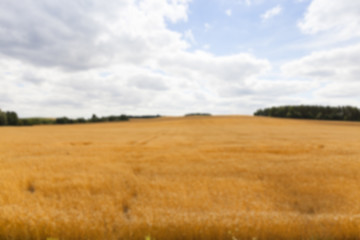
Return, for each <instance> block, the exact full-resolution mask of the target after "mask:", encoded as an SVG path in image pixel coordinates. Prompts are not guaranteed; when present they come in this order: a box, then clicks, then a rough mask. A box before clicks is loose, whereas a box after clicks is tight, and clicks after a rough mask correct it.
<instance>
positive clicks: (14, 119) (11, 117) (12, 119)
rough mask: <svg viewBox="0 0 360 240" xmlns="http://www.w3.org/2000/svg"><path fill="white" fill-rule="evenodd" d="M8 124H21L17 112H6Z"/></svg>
mask: <svg viewBox="0 0 360 240" xmlns="http://www.w3.org/2000/svg"><path fill="white" fill-rule="evenodd" d="M6 118H7V124H8V125H11V126H17V125H19V118H18V115H17V114H16V112H6Z"/></svg>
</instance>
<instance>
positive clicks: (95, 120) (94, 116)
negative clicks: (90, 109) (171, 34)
mask: <svg viewBox="0 0 360 240" xmlns="http://www.w3.org/2000/svg"><path fill="white" fill-rule="evenodd" d="M90 122H99V118H98V117H97V116H96V114H93V115H92V116H91V119H90Z"/></svg>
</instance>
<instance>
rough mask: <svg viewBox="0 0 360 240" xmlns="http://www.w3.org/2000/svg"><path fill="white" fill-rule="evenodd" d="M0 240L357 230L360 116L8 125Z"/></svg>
mask: <svg viewBox="0 0 360 240" xmlns="http://www.w3.org/2000/svg"><path fill="white" fill-rule="evenodd" d="M0 136H1V138H0V239H29V240H30V239H46V238H48V237H53V238H58V239H145V237H146V236H151V239H154V238H155V239H157V240H161V239H254V238H256V239H360V203H359V200H360V124H358V123H340V122H321V121H296V120H279V119H266V118H253V117H193V118H162V119H154V120H137V121H131V122H123V123H111V124H88V125H74V126H40V127H22V128H0Z"/></svg>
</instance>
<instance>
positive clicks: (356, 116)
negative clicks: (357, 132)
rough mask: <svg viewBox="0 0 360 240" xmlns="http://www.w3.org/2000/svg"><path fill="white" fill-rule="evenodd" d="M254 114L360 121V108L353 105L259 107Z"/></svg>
mask: <svg viewBox="0 0 360 240" xmlns="http://www.w3.org/2000/svg"><path fill="white" fill-rule="evenodd" d="M254 115H255V116H269V117H280V118H298V119H317V120H337V121H360V109H359V108H357V107H353V106H338V107H331V106H318V105H300V106H279V107H270V108H265V109H259V110H257V111H256V112H255V113H254Z"/></svg>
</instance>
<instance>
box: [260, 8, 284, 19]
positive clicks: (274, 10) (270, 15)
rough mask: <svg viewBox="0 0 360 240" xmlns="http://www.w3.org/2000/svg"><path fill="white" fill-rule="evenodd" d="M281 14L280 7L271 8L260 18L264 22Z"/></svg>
mask: <svg viewBox="0 0 360 240" xmlns="http://www.w3.org/2000/svg"><path fill="white" fill-rule="evenodd" d="M281 12H282V7H281V6H280V5H278V6H276V7H273V8H271V9H269V10H267V11H266V12H265V13H264V14H263V15H261V18H262V19H263V20H264V21H266V20H268V19H270V18H273V17H275V16H276V15H279V14H280V13H281Z"/></svg>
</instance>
